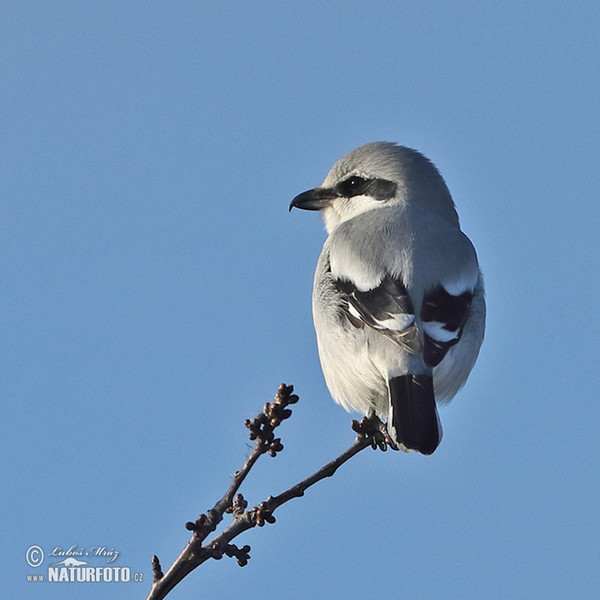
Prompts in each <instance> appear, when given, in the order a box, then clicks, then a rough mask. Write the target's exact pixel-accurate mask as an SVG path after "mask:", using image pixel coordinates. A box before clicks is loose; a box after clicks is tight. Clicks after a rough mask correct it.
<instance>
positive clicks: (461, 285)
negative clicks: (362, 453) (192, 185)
mask: <svg viewBox="0 0 600 600" xmlns="http://www.w3.org/2000/svg"><path fill="white" fill-rule="evenodd" d="M293 207H296V208H302V209H306V210H319V211H321V212H322V215H323V219H324V222H325V228H326V230H327V233H328V234H329V235H328V238H327V240H326V241H325V244H324V246H323V250H322V252H321V256H320V257H319V261H318V264H317V268H316V273H315V279H314V289H313V318H314V324H315V331H316V336H317V345H318V349H319V357H320V360H321V366H322V369H323V374H324V376H325V381H326V383H327V386H328V388H329V391H330V393H331V395H332V397H333V399H334V400H335V401H336V402H337V403H338V404H340V405H342V406H343V407H344V408H345V409H346V410H355V411H359V412H362V413H364V414H366V415H372V414H376V415H377V416H378V417H379V418H381V419H382V420H387V429H388V433H389V435H390V436H391V438H392V440H393V441H394V442H395V443H396V445H397V446H398V447H399V448H401V449H403V450H406V451H410V450H416V451H418V452H421V453H422V454H431V453H433V452H434V451H435V449H436V448H437V446H438V445H439V442H440V440H441V437H442V429H441V424H440V420H439V416H438V412H437V408H436V404H440V403H444V402H448V401H450V400H451V399H452V398H453V397H454V395H455V394H456V393H457V392H458V390H459V389H460V388H461V387H462V386H463V385H464V383H465V382H466V380H467V377H468V376H469V373H470V372H471V369H472V368H473V366H474V364H475V361H476V359H477V355H478V354H479V349H480V347H481V343H482V341H483V335H484V329H485V311H486V309H485V298H484V286H483V279H482V275H481V271H480V269H479V264H478V261H477V255H476V253H475V249H474V248H473V245H472V244H471V242H470V240H469V238H468V237H467V236H466V235H465V234H464V233H463V232H462V231H461V229H460V224H459V220H458V214H457V212H456V209H455V206H454V202H453V200H452V197H451V195H450V192H449V190H448V188H447V186H446V184H445V182H444V180H443V178H442V176H441V175H440V173H439V171H438V170H437V169H436V167H435V166H434V165H433V164H432V163H431V162H430V161H429V160H428V159H427V158H425V157H424V156H423V155H422V154H420V153H419V152H417V151H416V150H411V149H410V148H406V147H404V146H399V145H396V144H393V143H389V142H373V143H370V144H365V145H364V146H361V147H359V148H357V149H356V150H353V151H352V152H350V153H348V154H347V155H345V156H344V157H342V158H341V159H340V160H338V162H336V163H335V165H334V166H333V168H332V169H331V171H330V172H329V174H328V175H327V177H326V178H325V181H324V182H323V184H322V185H320V186H319V187H316V188H314V189H312V190H309V191H307V192H304V193H302V194H300V195H298V196H296V197H295V198H294V199H293V200H292V202H291V204H290V210H291V209H292V208H293Z"/></svg>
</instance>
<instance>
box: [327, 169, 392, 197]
mask: <svg viewBox="0 0 600 600" xmlns="http://www.w3.org/2000/svg"><path fill="white" fill-rule="evenodd" d="M396 188H397V186H396V184H395V183H394V182H393V181H389V180H387V179H365V178H364V177H359V176H358V175H352V176H350V177H348V179H344V181H341V182H340V183H338V184H337V185H336V186H335V188H334V190H335V192H336V194H338V196H341V197H343V198H353V197H354V196H371V197H372V198H375V200H389V199H390V198H393V197H394V196H395V195H396Z"/></svg>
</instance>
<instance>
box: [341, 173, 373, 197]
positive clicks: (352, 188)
mask: <svg viewBox="0 0 600 600" xmlns="http://www.w3.org/2000/svg"><path fill="white" fill-rule="evenodd" d="M367 183H368V181H367V180H366V179H363V178H362V177H359V176H358V175H352V177H348V179H345V180H344V181H342V182H341V183H339V184H338V186H337V191H338V192H339V194H340V195H341V196H345V197H346V198H351V197H352V196H358V195H360V194H361V193H363V192H364V191H365V189H366V187H367Z"/></svg>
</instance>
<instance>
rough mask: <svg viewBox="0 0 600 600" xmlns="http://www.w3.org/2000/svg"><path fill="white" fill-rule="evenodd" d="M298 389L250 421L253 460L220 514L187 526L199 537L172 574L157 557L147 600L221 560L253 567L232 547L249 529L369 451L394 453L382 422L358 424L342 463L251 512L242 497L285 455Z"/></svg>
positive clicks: (282, 393)
mask: <svg viewBox="0 0 600 600" xmlns="http://www.w3.org/2000/svg"><path fill="white" fill-rule="evenodd" d="M292 391H293V387H292V386H286V385H284V384H281V385H280V386H279V389H278V391H277V396H276V397H275V401H274V402H273V403H267V404H266V405H265V408H264V410H263V412H262V413H260V414H259V415H258V417H257V418H256V419H254V420H252V421H250V420H247V421H246V426H247V427H248V429H250V438H251V439H256V443H255V445H254V448H253V449H252V452H251V453H250V456H249V457H248V459H247V460H246V462H245V463H244V465H243V466H242V468H241V469H240V470H239V471H237V472H236V473H235V474H234V476H233V481H232V483H231V485H230V486H229V489H228V490H227V492H226V493H225V495H224V496H223V498H221V500H219V501H218V502H217V503H216V504H215V506H214V508H212V509H211V510H209V511H208V512H207V513H206V514H205V515H204V514H203V515H200V516H199V517H198V519H196V521H195V522H193V523H192V522H189V523H186V528H187V529H189V530H190V531H193V532H194V534H193V536H192V538H191V539H190V541H189V542H188V543H187V545H186V546H185V548H184V549H183V550H182V552H181V554H180V555H179V557H178V558H177V559H176V560H175V562H174V563H173V565H172V566H171V568H170V569H169V570H168V571H167V572H166V573H165V574H164V575H163V573H162V570H161V567H160V563H159V561H158V558H157V557H156V556H154V557H153V559H152V565H153V573H154V583H153V584H152V589H151V590H150V594H149V595H148V597H147V599H146V600H161V599H162V598H164V597H165V596H166V595H167V594H168V593H169V592H170V591H171V590H172V589H173V588H174V587H175V586H176V585H177V584H178V583H179V582H180V581H181V580H182V579H183V578H184V577H186V575H188V574H189V573H190V572H191V571H193V570H194V569H195V568H196V567H198V566H200V565H201V564H202V563H204V562H205V561H207V560H208V559H209V558H215V559H220V558H222V557H223V554H225V555H227V556H230V557H235V558H236V559H237V561H238V564H239V565H240V566H244V565H245V564H247V562H248V560H249V558H250V554H249V552H250V546H243V547H242V548H238V547H237V546H235V545H234V544H231V543H230V542H231V541H232V540H233V539H234V538H235V537H237V536H238V535H240V534H241V533H243V532H244V531H247V530H248V529H252V528H253V527H256V526H257V525H258V526H259V527H262V526H263V525H264V524H265V523H274V522H275V517H274V516H273V513H274V512H275V510H276V509H277V508H279V507H280V506H281V505H282V504H285V503H286V502H288V501H289V500H291V499H292V498H299V497H301V496H303V495H304V492H305V491H306V490H307V489H308V488H309V487H311V486H312V485H314V484H315V483H317V482H319V481H321V480H322V479H325V478H326V477H331V476H332V475H333V474H334V473H335V472H336V471H337V470H338V468H339V467H340V466H341V465H343V464H344V463H345V462H346V461H347V460H349V459H351V458H352V457H353V456H355V455H356V454H358V453H359V452H360V451H361V450H364V449H365V448H366V447H367V446H371V447H372V448H380V449H381V450H386V449H387V447H388V446H390V447H392V448H393V445H392V444H391V442H390V439H389V437H388V436H387V432H386V430H385V426H384V425H383V424H382V423H381V421H379V419H377V418H376V417H370V418H368V419H367V418H364V419H363V420H362V421H361V422H360V423H358V422H357V421H353V422H352V428H353V429H354V431H356V432H357V434H358V435H357V438H356V440H355V442H354V443H353V444H352V446H350V447H349V448H348V449H347V450H346V451H345V452H342V454H340V455H339V456H338V457H337V458H335V459H333V460H332V461H331V462H329V463H327V464H326V465H324V466H323V467H321V468H320V469H319V470H318V471H316V472H315V473H313V474H312V475H310V476H309V477H307V478H306V479H303V480H302V481H300V482H299V483H297V484H296V485H294V486H292V487H291V488H289V489H288V490H286V491H284V492H282V493H281V494H279V495H277V496H269V497H268V498H267V499H266V500H265V501H264V502H261V503H260V504H259V505H257V506H255V507H253V508H252V509H250V510H246V507H247V506H248V503H247V502H246V500H244V497H243V496H242V495H241V494H239V493H238V491H239V489H240V486H241V485H242V483H243V481H244V479H245V478H246V476H247V475H248V473H249V472H250V470H251V469H252V467H253V466H254V464H255V463H256V461H257V460H258V459H259V458H260V456H262V455H263V454H265V453H267V452H268V453H269V454H271V455H272V456H275V455H276V454H277V452H279V451H280V450H282V449H283V446H282V445H281V440H279V439H276V438H275V437H274V435H273V430H274V429H275V428H276V427H277V426H279V424H280V423H281V421H282V420H284V419H287V418H288V417H289V416H290V415H291V410H290V409H289V408H287V406H288V405H289V404H294V403H295V402H297V400H298V397H297V396H295V395H293V394H292ZM226 512H229V513H232V515H233V520H232V522H231V523H230V525H229V526H227V527H226V528H225V529H223V531H221V533H219V534H218V535H216V536H215V537H213V538H212V539H211V540H210V541H209V542H208V543H206V544H203V542H204V540H205V539H206V538H207V537H208V535H209V534H210V533H211V532H213V531H214V530H215V529H216V528H217V526H218V524H219V523H220V522H221V521H222V519H223V515H224V514H225V513H226Z"/></svg>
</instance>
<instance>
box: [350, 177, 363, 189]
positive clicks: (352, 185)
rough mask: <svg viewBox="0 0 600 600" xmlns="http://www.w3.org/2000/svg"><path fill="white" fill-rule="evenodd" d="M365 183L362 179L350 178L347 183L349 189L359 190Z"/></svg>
mask: <svg viewBox="0 0 600 600" xmlns="http://www.w3.org/2000/svg"><path fill="white" fill-rule="evenodd" d="M364 182H365V180H364V179H363V178H362V177H350V179H348V180H347V181H346V184H347V185H348V187H349V188H357V187H359V186H360V184H361V183H364Z"/></svg>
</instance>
